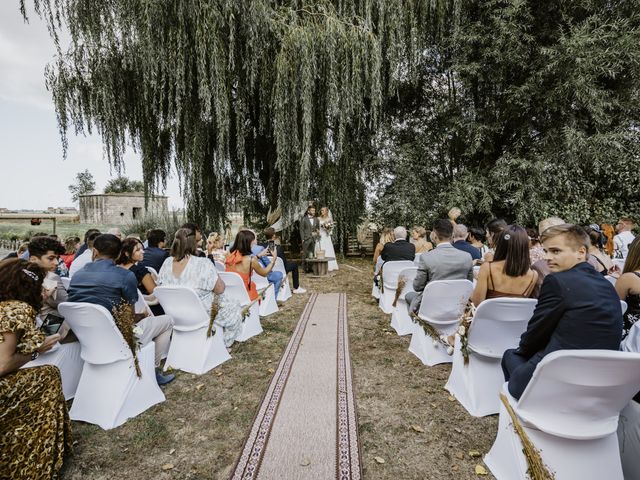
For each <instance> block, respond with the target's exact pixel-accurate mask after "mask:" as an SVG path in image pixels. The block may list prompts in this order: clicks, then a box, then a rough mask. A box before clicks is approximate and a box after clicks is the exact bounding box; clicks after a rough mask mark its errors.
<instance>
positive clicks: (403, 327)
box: [391, 267, 418, 335]
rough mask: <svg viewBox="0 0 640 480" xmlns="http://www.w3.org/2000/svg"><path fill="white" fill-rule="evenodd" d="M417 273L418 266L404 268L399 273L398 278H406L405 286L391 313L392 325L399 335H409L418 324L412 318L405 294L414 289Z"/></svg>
mask: <svg viewBox="0 0 640 480" xmlns="http://www.w3.org/2000/svg"><path fill="white" fill-rule="evenodd" d="M417 273H418V268H417V267H409V268H405V269H404V270H402V271H401V272H400V274H399V275H398V279H399V278H400V277H402V278H404V279H405V285H404V288H403V289H402V292H400V296H399V297H398V302H397V303H396V306H395V307H394V308H393V313H391V327H392V328H393V329H394V330H395V331H396V333H397V334H398V335H409V334H411V333H413V329H414V328H415V326H416V324H415V323H413V320H411V317H410V316H409V312H408V310H407V302H406V300H405V295H406V294H407V292H412V291H413V280H414V279H415V278H416V274H417ZM394 295H395V292H394ZM394 298H395V297H394ZM392 302H393V299H392Z"/></svg>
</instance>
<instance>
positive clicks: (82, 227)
mask: <svg viewBox="0 0 640 480" xmlns="http://www.w3.org/2000/svg"><path fill="white" fill-rule="evenodd" d="M111 227H122V225H95V224H84V223H72V222H57V224H56V233H57V234H58V237H59V238H60V239H61V240H63V241H64V239H65V238H66V237H70V236H78V237H80V238H84V233H85V232H86V231H87V230H89V229H90V228H98V229H100V231H104V232H106V231H107V230H108V229H109V228H111ZM40 232H43V233H49V234H51V233H53V221H52V220H47V219H44V220H42V223H41V224H40V225H31V223H30V222H29V220H11V221H8V220H0V239H4V240H12V239H13V238H18V239H23V240H24V239H27V238H30V237H32V236H33V234H35V233H40Z"/></svg>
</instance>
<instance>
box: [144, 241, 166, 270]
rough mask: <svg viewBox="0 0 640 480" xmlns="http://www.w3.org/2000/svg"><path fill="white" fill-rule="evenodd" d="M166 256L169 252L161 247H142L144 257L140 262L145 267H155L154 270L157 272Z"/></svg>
mask: <svg viewBox="0 0 640 480" xmlns="http://www.w3.org/2000/svg"><path fill="white" fill-rule="evenodd" d="M168 256H169V252H167V251H166V250H165V249H163V248H158V247H147V248H145V249H144V259H143V260H142V264H143V265H144V266H145V267H151V268H153V269H155V271H156V272H159V271H160V268H161V267H162V264H163V263H164V261H165V260H166V259H167V257H168Z"/></svg>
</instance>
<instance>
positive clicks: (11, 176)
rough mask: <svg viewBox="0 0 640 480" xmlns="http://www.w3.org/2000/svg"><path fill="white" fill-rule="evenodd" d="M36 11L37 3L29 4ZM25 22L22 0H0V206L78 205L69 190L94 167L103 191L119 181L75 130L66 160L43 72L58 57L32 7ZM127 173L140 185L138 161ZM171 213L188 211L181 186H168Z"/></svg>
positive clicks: (95, 139)
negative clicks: (180, 210) (78, 176)
mask: <svg viewBox="0 0 640 480" xmlns="http://www.w3.org/2000/svg"><path fill="white" fill-rule="evenodd" d="M25 3H26V4H27V6H28V7H31V5H32V4H31V2H25ZM27 12H28V14H29V23H28V24H27V23H25V22H24V20H23V18H22V15H21V14H20V11H19V8H18V0H2V1H0V207H5V208H9V209H34V210H40V209H46V208H47V207H65V206H73V203H72V201H71V194H70V193H69V189H68V186H69V185H70V184H72V183H73V182H74V179H75V176H76V174H77V173H78V172H81V171H83V170H85V169H88V170H89V171H90V172H91V173H92V174H93V177H94V180H95V181H96V191H102V189H103V188H104V186H105V185H106V184H107V182H108V181H109V179H110V178H113V177H114V176H116V175H117V172H115V171H113V170H112V169H111V168H110V167H109V163H108V162H107V160H106V158H104V157H103V153H102V140H101V138H100V136H98V135H95V134H94V135H92V136H86V137H85V136H82V135H80V136H75V135H74V134H73V132H69V133H68V136H69V149H68V152H67V158H66V159H65V158H63V155H62V142H61V141H60V134H59V133H58V125H57V121H56V115H55V111H54V108H53V101H52V99H51V95H50V93H49V92H48V91H47V89H46V87H45V80H44V69H45V66H46V65H47V63H49V62H51V61H52V60H53V58H54V55H55V47H54V45H53V41H52V40H51V38H50V37H49V33H48V31H47V27H46V25H45V24H44V22H43V21H42V20H41V19H40V18H39V17H38V16H37V15H36V14H35V13H33V8H32V7H31V8H28V10H27ZM124 175H126V176H128V177H129V178H132V179H135V180H140V179H141V178H142V167H141V161H140V158H139V156H138V155H137V154H136V153H135V152H133V151H131V150H129V151H128V152H127V154H126V155H125V172H124ZM164 193H165V195H168V196H169V207H170V208H182V206H183V201H182V198H181V196H180V189H179V186H178V181H177V179H176V178H175V177H174V178H172V179H170V180H169V181H168V184H167V190H166V191H165V192H164Z"/></svg>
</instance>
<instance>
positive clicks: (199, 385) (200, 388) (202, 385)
mask: <svg viewBox="0 0 640 480" xmlns="http://www.w3.org/2000/svg"><path fill="white" fill-rule="evenodd" d="M202 387H204V383H199V384H198V385H196V390H202Z"/></svg>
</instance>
